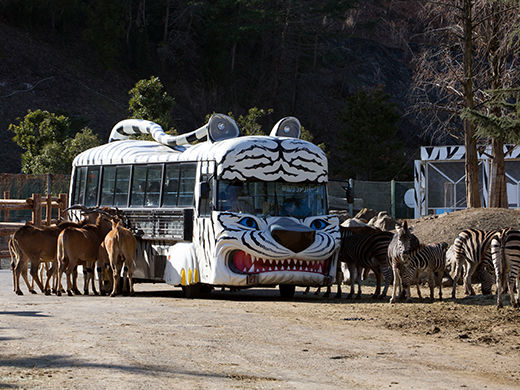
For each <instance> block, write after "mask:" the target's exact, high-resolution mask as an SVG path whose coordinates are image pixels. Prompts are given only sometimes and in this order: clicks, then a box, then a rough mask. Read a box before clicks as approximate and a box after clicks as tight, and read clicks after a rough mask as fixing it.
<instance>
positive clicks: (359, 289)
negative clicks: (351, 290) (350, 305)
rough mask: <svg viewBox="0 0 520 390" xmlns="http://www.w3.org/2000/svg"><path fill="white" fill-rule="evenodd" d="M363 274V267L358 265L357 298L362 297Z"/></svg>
mask: <svg viewBox="0 0 520 390" xmlns="http://www.w3.org/2000/svg"><path fill="white" fill-rule="evenodd" d="M362 276H363V268H362V267H357V268H356V282H357V285H358V293H357V294H356V298H355V299H361V277H362Z"/></svg>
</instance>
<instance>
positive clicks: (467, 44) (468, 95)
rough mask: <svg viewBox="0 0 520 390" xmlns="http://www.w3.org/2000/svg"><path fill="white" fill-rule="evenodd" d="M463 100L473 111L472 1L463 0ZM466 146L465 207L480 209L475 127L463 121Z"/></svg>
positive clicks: (467, 121)
mask: <svg viewBox="0 0 520 390" xmlns="http://www.w3.org/2000/svg"><path fill="white" fill-rule="evenodd" d="M463 7H464V24H463V25H464V98H465V105H466V108H469V109H470V110H473V108H474V99H473V49H472V32H473V28H472V15H471V8H472V7H473V5H472V0H464V6H463ZM464 143H465V146H466V165H465V169H466V201H467V207H468V208H470V207H482V204H481V202H480V193H479V184H478V155H477V139H476V138H475V126H473V124H472V123H471V122H470V121H469V120H468V119H466V120H464Z"/></svg>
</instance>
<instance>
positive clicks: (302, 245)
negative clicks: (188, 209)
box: [199, 212, 340, 286]
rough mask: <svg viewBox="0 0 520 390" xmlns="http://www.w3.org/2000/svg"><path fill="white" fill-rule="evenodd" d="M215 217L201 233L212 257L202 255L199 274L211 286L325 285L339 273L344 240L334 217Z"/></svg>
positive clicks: (231, 215)
mask: <svg viewBox="0 0 520 390" xmlns="http://www.w3.org/2000/svg"><path fill="white" fill-rule="evenodd" d="M214 217H215V219H216V220H214V221H213V222H212V223H209V222H208V224H207V226H206V228H202V229H200V230H199V231H200V233H202V235H201V236H200V240H201V242H200V244H201V247H205V252H206V253H207V254H210V253H212V254H213V256H204V257H205V258H206V259H207V261H206V262H205V264H204V267H202V269H201V270H200V273H201V276H202V279H206V277H209V280H208V282H209V283H211V284H222V285H232V286H247V285H255V284H260V285H266V284H267V285H269V284H273V285H276V284H298V283H299V282H300V283H302V284H309V283H310V284H317V285H322V284H323V281H324V279H326V278H327V276H328V275H331V274H333V273H334V272H335V267H336V262H337V249H338V246H339V239H340V236H339V231H338V228H337V226H338V218H337V217H336V216H332V215H326V216H316V217H308V218H305V219H297V218H292V217H260V216H255V215H251V214H244V213H234V212H221V213H214ZM212 227H214V229H212ZM213 235H214V237H211V236H213Z"/></svg>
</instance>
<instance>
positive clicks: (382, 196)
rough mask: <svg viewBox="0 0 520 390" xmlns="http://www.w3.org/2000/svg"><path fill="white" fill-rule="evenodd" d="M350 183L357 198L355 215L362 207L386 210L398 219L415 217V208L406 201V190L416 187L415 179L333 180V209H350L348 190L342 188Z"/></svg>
mask: <svg viewBox="0 0 520 390" xmlns="http://www.w3.org/2000/svg"><path fill="white" fill-rule="evenodd" d="M349 183H350V184H352V189H353V193H354V198H355V202H354V205H353V212H354V215H355V214H356V213H357V212H358V211H360V210H361V209H362V208H368V209H372V210H375V211H378V212H379V211H386V212H388V214H390V215H391V216H393V217H394V218H396V219H410V218H414V209H413V208H410V207H408V206H407V205H406V204H405V201H404V195H405V193H406V191H408V190H409V189H413V188H414V182H413V181H393V182H391V181H384V182H383V181H381V182H380V181H361V180H352V181H351V182H349V181H347V180H331V181H329V184H328V193H329V201H330V203H331V209H340V210H341V209H344V210H349V206H348V203H347V202H346V200H345V195H346V192H345V190H344V189H343V188H342V187H343V186H347V185H350V184H349ZM392 188H393V189H392ZM341 200H343V201H341Z"/></svg>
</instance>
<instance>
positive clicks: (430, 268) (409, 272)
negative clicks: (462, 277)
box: [401, 242, 448, 302]
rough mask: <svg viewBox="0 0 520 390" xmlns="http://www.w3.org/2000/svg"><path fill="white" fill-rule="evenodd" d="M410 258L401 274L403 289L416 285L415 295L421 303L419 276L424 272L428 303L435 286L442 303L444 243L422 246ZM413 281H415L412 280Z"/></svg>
mask: <svg viewBox="0 0 520 390" xmlns="http://www.w3.org/2000/svg"><path fill="white" fill-rule="evenodd" d="M421 247H422V249H421V250H419V251H418V252H416V254H415V255H414V256H413V257H412V258H411V260H410V262H409V265H408V266H405V267H404V272H403V273H402V274H401V280H402V284H403V288H404V289H406V288H409V286H410V284H411V282H414V281H415V284H416V285H417V295H418V296H419V299H420V300H421V302H422V296H421V291H420V289H419V274H420V273H421V272H425V273H426V274H427V275H428V285H429V287H430V301H431V302H433V300H434V287H435V284H437V285H438V286H439V300H440V301H442V277H443V276H444V270H445V269H446V251H447V249H448V244H447V243H446V242H440V243H439V242H435V243H430V244H428V245H424V246H422V245H421ZM414 279H415V280H414Z"/></svg>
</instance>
